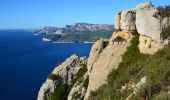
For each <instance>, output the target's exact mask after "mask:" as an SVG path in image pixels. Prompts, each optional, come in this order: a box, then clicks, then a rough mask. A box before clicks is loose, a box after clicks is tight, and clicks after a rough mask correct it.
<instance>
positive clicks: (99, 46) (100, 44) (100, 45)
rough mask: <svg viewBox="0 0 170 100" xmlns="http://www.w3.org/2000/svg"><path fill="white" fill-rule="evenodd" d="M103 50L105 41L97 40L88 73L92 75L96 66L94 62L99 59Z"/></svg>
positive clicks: (91, 52)
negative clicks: (93, 66) (92, 70)
mask: <svg viewBox="0 0 170 100" xmlns="http://www.w3.org/2000/svg"><path fill="white" fill-rule="evenodd" d="M102 49H103V39H99V40H97V41H96V42H95V43H94V44H93V47H92V49H91V51H90V56H89V58H88V62H87V65H88V73H89V74H90V71H91V69H92V68H91V67H92V65H93V64H94V62H95V61H96V60H97V59H98V56H99V54H100V53H101V51H102Z"/></svg>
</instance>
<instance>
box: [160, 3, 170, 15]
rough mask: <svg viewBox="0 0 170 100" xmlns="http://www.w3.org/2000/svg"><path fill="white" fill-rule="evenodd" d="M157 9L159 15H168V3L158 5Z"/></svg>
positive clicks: (169, 12) (169, 13)
mask: <svg viewBox="0 0 170 100" xmlns="http://www.w3.org/2000/svg"><path fill="white" fill-rule="evenodd" d="M158 10H159V11H160V13H161V16H162V17H163V18H165V17H170V5H166V6H159V7H158Z"/></svg>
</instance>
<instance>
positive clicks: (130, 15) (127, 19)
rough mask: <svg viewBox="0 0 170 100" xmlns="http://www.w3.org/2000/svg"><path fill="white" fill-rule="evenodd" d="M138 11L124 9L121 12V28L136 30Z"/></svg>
mask: <svg viewBox="0 0 170 100" xmlns="http://www.w3.org/2000/svg"><path fill="white" fill-rule="evenodd" d="M135 18H136V12H135V11H133V10H124V11H122V12H121V20H120V23H121V29H122V30H128V31H130V30H135V28H136V26H135Z"/></svg>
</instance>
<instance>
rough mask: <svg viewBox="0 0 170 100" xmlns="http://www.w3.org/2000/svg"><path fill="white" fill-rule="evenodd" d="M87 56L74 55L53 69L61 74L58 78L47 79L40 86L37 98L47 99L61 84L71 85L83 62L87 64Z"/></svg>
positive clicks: (56, 73) (40, 99) (58, 74)
mask: <svg viewBox="0 0 170 100" xmlns="http://www.w3.org/2000/svg"><path fill="white" fill-rule="evenodd" d="M86 62H87V60H86V58H85V57H81V58H78V57H77V56H76V55H72V56H71V57H70V58H68V59H66V61H65V62H63V63H62V64H61V65H59V66H57V67H56V68H55V69H54V70H53V72H52V73H53V74H54V75H57V76H59V77H58V79H56V80H51V79H47V80H46V81H45V83H43V85H42V86H41V88H40V91H39V93H38V98H37V100H47V97H48V96H49V94H50V93H52V92H54V90H56V89H57V88H58V86H59V84H68V85H70V84H71V82H72V80H73V79H74V78H75V76H76V74H77V73H78V71H79V70H80V69H81V68H82V67H83V66H81V65H80V63H81V64H86Z"/></svg>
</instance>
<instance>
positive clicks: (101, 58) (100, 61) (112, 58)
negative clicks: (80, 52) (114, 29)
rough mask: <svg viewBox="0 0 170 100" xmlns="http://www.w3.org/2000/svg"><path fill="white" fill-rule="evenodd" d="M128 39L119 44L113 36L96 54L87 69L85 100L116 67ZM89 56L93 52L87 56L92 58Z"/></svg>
mask: <svg viewBox="0 0 170 100" xmlns="http://www.w3.org/2000/svg"><path fill="white" fill-rule="evenodd" d="M115 34H117V33H114V35H115ZM119 34H121V33H119ZM122 34H123V33H122ZM120 36H121V35H120ZM129 41H130V38H129V39H128V40H127V41H123V42H122V43H121V44H119V43H118V42H116V41H114V38H111V39H110V41H108V42H109V45H108V46H107V47H106V48H104V49H103V50H102V52H101V53H100V54H99V55H98V58H97V59H96V60H95V61H94V62H93V65H92V66H91V67H90V69H88V70H90V71H89V72H90V74H89V85H88V88H87V93H86V96H85V100H86V99H87V98H88V97H89V95H90V92H92V91H95V90H96V89H98V88H99V87H100V86H102V85H103V84H105V83H106V80H107V76H108V75H109V74H110V72H112V70H113V69H117V67H118V65H119V63H120V62H121V60H122V59H121V58H122V57H121V55H122V54H123V53H124V52H125V51H126V48H127V46H128V45H129ZM91 56H93V54H91V55H90V56H89V58H92V57H91ZM88 61H90V60H88ZM88 68H89V67H88Z"/></svg>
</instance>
